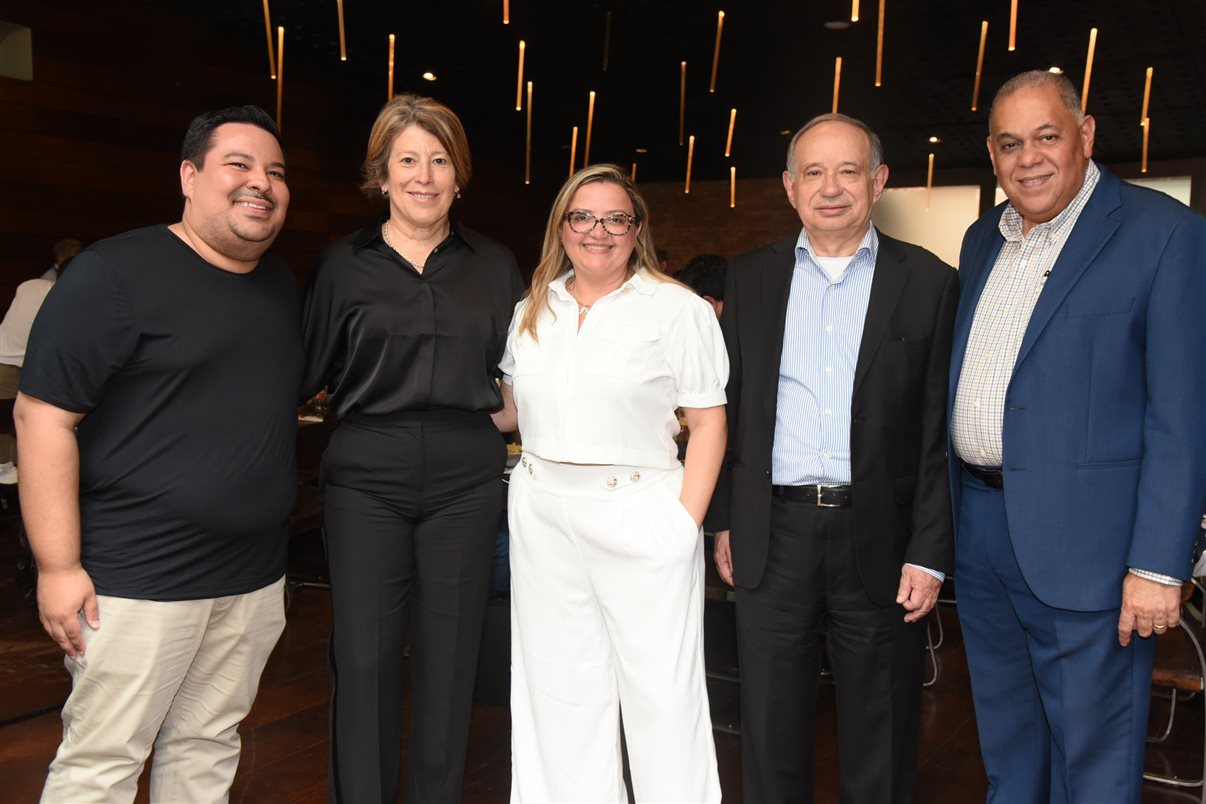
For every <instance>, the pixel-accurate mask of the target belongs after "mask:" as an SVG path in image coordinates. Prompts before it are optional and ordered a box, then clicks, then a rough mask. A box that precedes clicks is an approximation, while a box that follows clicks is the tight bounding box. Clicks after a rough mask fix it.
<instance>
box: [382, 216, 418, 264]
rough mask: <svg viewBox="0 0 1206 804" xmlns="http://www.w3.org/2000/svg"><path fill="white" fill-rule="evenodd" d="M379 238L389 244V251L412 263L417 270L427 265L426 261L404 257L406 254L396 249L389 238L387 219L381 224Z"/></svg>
mask: <svg viewBox="0 0 1206 804" xmlns="http://www.w3.org/2000/svg"><path fill="white" fill-rule="evenodd" d="M381 239H382V240H384V241H385V245H387V246H389V247H390V250H391V251H393V252H394V253H395V254H397V255H398V256H399V257H401V258H402V259H404V260H406V261H407V262H409V263H410V264H411V265H413V266H414V267H415V268H417V269H418V270H420V271H422V270H423V268H424V267H425V266H426V265H427V263H426V261H424V262H415V261H414V260H409V259H406V255H405V254H403V253H402V252H401V251H399V250H398V247H397V246H395V245H394V242H393V241H392V240H390V239H389V221H386V222H385V223H383V224H381Z"/></svg>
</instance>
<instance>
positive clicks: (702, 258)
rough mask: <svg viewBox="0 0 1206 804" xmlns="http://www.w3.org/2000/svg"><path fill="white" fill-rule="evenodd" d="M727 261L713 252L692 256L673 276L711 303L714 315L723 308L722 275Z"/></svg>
mask: <svg viewBox="0 0 1206 804" xmlns="http://www.w3.org/2000/svg"><path fill="white" fill-rule="evenodd" d="M728 267H729V261H728V260H726V259H725V258H724V257H718V256H716V255H715V254H700V255H699V256H697V257H692V258H691V261H690V262H688V263H687V264H686V265H685V266H684V267H683V269H682V270H681V271H679V272H678V274H677V275H676V276H675V277H674V278H675V279H677V280H678V281H679V282H682V283H683V284H684V285H686V286H687V287H689V288H691V290H693V291H695V292H696V293H697V294H699V295H700V296H702V297H703V300H704V301H706V302H707V303H708V304H710V305H712V309H713V310H715V311H716V317H717V318H720V314H721V312H722V311H723V310H724V275H725V272H726V271H727V270H728Z"/></svg>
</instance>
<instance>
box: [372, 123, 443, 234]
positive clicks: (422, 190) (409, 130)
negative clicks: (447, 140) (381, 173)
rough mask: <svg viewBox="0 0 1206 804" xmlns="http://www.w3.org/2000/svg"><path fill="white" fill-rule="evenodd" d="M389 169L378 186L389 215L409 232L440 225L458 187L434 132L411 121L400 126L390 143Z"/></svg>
mask: <svg viewBox="0 0 1206 804" xmlns="http://www.w3.org/2000/svg"><path fill="white" fill-rule="evenodd" d="M388 170H389V175H388V177H387V178H386V180H385V183H384V184H382V185H381V190H382V192H385V193H388V195H389V214H390V219H391V220H392V221H393V222H394V223H395V224H398V225H400V226H401V227H402V228H403V230H404V231H407V232H409V233H412V234H414V233H418V232H420V231H421V230H426V229H431V228H433V227H437V226H443V225H444V223H445V221H446V220H447V218H448V210H449V209H451V208H452V201H453V199H454V198H455V197H456V193H457V192H459V191H460V188H459V187H457V184H456V170H455V169H454V168H453V166H452V159H451V158H450V157H449V155H448V151H447V149H446V148H444V146H443V145H441V144H440V141H439V140H438V139H436V137H435V135H433V134H431V133H430V132H429V131H427V130H425V129H423V128H420V127H419V126H414V125H411V126H407V127H406V128H404V129H402V131H401V132H400V133H399V134H398V136H397V137H394V143H393V145H391V146H390V151H389V164H388Z"/></svg>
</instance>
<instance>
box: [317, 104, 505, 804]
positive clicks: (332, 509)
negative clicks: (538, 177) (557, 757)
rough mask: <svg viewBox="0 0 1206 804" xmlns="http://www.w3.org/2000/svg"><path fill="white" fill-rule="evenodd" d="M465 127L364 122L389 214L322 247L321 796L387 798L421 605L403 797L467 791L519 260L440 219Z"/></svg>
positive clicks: (424, 111)
mask: <svg viewBox="0 0 1206 804" xmlns="http://www.w3.org/2000/svg"><path fill="white" fill-rule="evenodd" d="M469 176H470V159H469V146H468V143H467V141H466V139H465V132H464V129H463V128H462V127H461V123H460V120H458V119H457V117H456V115H455V114H454V113H453V112H452V110H451V109H449V108H448V107H446V106H444V105H443V104H440V103H438V102H436V101H434V100H432V99H430V98H423V97H419V96H416V95H400V96H398V97H396V98H394V99H393V100H392V101H390V102H389V103H387V104H386V105H385V107H384V108H383V109H382V110H381V113H380V114H379V115H378V117H377V121H376V123H374V124H373V130H372V133H371V134H370V135H369V143H368V153H367V154H366V155H365V158H364V177H365V180H364V184H363V185H362V189H363V190H364V191H365V192H366V194H368V195H370V196H371V197H374V198H379V199H381V200H383V201H385V202H386V203H387V205H388V211H387V212H386V213H385V214H383V215H382V216H381V218H379V219H378V220H377V221H376V222H374V223H373V224H371V225H369V226H367V227H365V228H364V229H361V230H360V231H358V232H355V233H353V234H352V235H350V236H348V237H346V238H344V239H343V240H340V241H339V242H337V243H335V244H334V245H332V246H331V247H329V248H328V249H327V250H326V251H325V252H324V253H323V255H322V256H321V257H320V258H319V261H318V266H317V268H316V269H315V271H314V273H313V275H312V276H311V281H310V289H309V294H308V296H307V299H306V309H305V324H304V327H305V341H306V353H307V367H306V378H305V388H304V389H303V390H304V392H305V393H306V394H313V393H316V392H318V391H319V390H320V389H322V388H326V389H328V391H329V392H330V400H331V406H332V409H333V410H334V412H335V414H336V415H338V416H339V417H341V419H342V421H341V423H340V425H339V428H338V429H337V430H336V431H335V433H334V434H333V435H332V437H331V443H330V445H329V447H328V448H327V452H326V455H325V457H324V459H323V482H324V507H325V518H326V536H327V549H328V555H329V561H330V573H331V601H332V606H333V610H334V615H333V625H332V635H331V679H332V698H331V770H330V782H329V786H330V799H331V801H336V802H350V803H353V804H361V802H374V801H382V802H391V804H392V802H394V801H395V800H396V798H397V790H398V781H399V775H400V768H399V763H400V754H401V750H400V743H401V724H400V722H399V721H400V713H401V708H402V706H401V686H402V645H403V631H404V627H405V622H406V617H407V610H408V609H409V610H410V644H411V650H412V658H411V681H412V691H413V712H412V718H411V734H410V748H409V751H408V760H407V774H406V799H407V800H408V801H411V802H427V801H442V802H445V801H457V800H459V798H460V793H461V777H462V773H463V769H464V763H465V746H466V742H467V739H468V731H469V712H470V705H471V698H472V692H473V680H474V673H475V670H476V663H477V649H478V642H479V639H480V635H481V628H482V620H483V617H484V615H485V608H486V598H487V592H488V587H489V576H490V565H491V560H492V557H493V544H494V539H495V535H496V533H497V532H498V526H499V519H500V514H501V505H502V484H501V482H500V478H501V476H502V471H503V466H504V463H505V461H506V452H505V447H504V445H503V441H502V439H501V438H500V436H499V433H498V430H497V429H496V428H495V426H494V425H493V423H492V422H491V420H490V413H491V411H494V410H497V409H498V408H499V407H501V405H502V399H501V397H500V395H499V390H498V386H497V384H496V382H495V378H496V376H497V373H498V360H499V357H500V356H501V355H502V351H503V346H504V343H505V340H506V334H507V325H508V323H509V321H510V318H511V312H512V308H513V307H514V305H515V302H516V301H518V299H519V297H520V295H521V294H522V292H523V282H522V279H521V278H520V276H519V271H518V269H517V267H516V264H515V257H514V256H513V255H512V254H511V252H510V251H508V250H507V249H506V248H504V247H503V246H501V245H499V244H498V243H495V242H494V241H492V240H489V239H488V238H486V237H483V236H482V235H480V234H477V233H476V232H473V231H470V230H469V229H466V228H465V227H464V226H461V225H460V224H458V223H456V222H455V221H453V220H452V219H451V218H450V217H449V209H450V208H451V207H452V202H453V200H454V198H458V197H460V194H461V190H462V189H463V188H464V187H465V185H466V184H467V183H468V181H469Z"/></svg>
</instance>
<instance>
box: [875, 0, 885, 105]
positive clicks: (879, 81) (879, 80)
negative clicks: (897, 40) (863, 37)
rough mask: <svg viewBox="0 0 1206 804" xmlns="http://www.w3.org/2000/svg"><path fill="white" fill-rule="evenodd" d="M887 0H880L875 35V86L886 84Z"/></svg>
mask: <svg viewBox="0 0 1206 804" xmlns="http://www.w3.org/2000/svg"><path fill="white" fill-rule="evenodd" d="M886 2H887V0H879V20H878V22H877V24H876V28H877V31H876V37H875V86H877V87H882V86H883V85H884V4H885V3H886Z"/></svg>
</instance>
